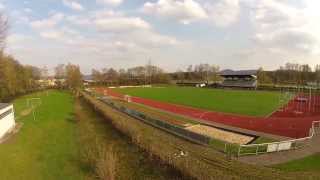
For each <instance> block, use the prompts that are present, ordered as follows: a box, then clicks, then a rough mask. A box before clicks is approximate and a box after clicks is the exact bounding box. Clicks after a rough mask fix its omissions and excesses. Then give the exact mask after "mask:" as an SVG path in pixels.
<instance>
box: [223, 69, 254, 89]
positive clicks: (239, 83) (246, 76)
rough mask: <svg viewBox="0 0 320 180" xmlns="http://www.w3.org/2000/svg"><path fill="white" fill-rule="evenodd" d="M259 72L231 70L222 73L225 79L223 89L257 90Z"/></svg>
mask: <svg viewBox="0 0 320 180" xmlns="http://www.w3.org/2000/svg"><path fill="white" fill-rule="evenodd" d="M257 73H258V71H257V70H241V71H233V70H230V69H227V70H223V71H221V72H220V74H219V75H220V76H221V77H222V78H223V81H222V83H221V85H222V87H226V88H228V87H230V88H253V89H255V88H257V86H258V80H257Z"/></svg>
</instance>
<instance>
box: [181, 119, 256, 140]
mask: <svg viewBox="0 0 320 180" xmlns="http://www.w3.org/2000/svg"><path fill="white" fill-rule="evenodd" d="M186 129H188V130H190V131H192V132H196V133H199V134H203V135H207V136H209V137H212V138H215V139H219V140H223V141H227V142H229V143H237V144H247V143H249V142H250V141H252V140H253V139H254V137H251V136H246V135H242V134H238V133H234V132H230V131H225V130H222V129H218V128H214V127H209V126H204V125H200V124H198V125H194V126H189V127H187V128H186Z"/></svg>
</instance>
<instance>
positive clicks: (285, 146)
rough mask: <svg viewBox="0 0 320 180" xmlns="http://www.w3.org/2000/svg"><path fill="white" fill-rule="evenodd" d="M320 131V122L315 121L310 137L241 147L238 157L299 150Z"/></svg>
mask: <svg viewBox="0 0 320 180" xmlns="http://www.w3.org/2000/svg"><path fill="white" fill-rule="evenodd" d="M319 129H320V121H314V122H313V123H312V127H311V128H310V133H309V137H305V138H300V139H293V140H288V141H281V142H274V143H263V144H249V145H240V146H239V148H238V156H245V155H258V154H264V153H272V152H280V151H287V150H292V149H298V148H301V147H304V146H306V145H307V144H308V143H309V142H310V141H311V140H312V138H313V137H314V136H315V135H317V134H319Z"/></svg>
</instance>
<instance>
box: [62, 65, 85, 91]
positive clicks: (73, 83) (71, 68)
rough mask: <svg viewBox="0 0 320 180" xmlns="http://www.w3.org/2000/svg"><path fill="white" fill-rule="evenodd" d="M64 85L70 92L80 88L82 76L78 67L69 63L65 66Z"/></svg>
mask: <svg viewBox="0 0 320 180" xmlns="http://www.w3.org/2000/svg"><path fill="white" fill-rule="evenodd" d="M66 83H67V86H68V87H69V88H70V89H72V90H75V89H78V88H80V87H81V86H82V75H81V72H80V68H79V66H77V65H73V64H70V63H69V64H68V65H67V66H66Z"/></svg>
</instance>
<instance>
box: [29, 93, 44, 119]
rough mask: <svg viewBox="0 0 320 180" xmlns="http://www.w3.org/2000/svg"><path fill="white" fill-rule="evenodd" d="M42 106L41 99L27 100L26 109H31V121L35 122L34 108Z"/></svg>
mask: <svg viewBox="0 0 320 180" xmlns="http://www.w3.org/2000/svg"><path fill="white" fill-rule="evenodd" d="M41 104H42V100H41V98H28V99H27V107H28V108H31V110H32V116H33V120H34V121H35V120H36V111H35V109H36V107H38V106H40V105H41Z"/></svg>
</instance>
